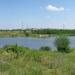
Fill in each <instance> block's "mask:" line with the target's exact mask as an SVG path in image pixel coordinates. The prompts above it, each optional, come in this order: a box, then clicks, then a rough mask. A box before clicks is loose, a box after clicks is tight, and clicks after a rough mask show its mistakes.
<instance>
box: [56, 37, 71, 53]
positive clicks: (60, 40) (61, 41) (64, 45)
mask: <svg viewBox="0 0 75 75" xmlns="http://www.w3.org/2000/svg"><path fill="white" fill-rule="evenodd" d="M69 44H70V41H69V39H68V37H67V36H59V37H57V38H56V40H55V46H56V48H57V50H58V51H59V52H66V53H67V52H69V51H70V47H69Z"/></svg>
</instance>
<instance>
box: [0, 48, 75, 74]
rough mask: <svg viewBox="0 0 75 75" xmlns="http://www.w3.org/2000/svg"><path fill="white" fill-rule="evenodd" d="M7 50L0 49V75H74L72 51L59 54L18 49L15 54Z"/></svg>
mask: <svg viewBox="0 0 75 75" xmlns="http://www.w3.org/2000/svg"><path fill="white" fill-rule="evenodd" d="M7 49H8V48H6V47H5V48H1V49H0V75H75V51H74V50H73V51H72V52H70V53H61V52H57V51H55V52H52V51H42V50H41V51H40V50H38V51H37V50H31V49H28V48H23V47H18V48H17V49H20V50H19V51H20V53H18V54H17V53H16V52H13V51H11V49H12V48H9V50H8V51H7ZM21 50H22V51H23V52H21Z"/></svg>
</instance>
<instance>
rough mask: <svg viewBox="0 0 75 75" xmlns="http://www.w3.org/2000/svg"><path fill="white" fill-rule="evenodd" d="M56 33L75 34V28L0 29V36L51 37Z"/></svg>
mask: <svg viewBox="0 0 75 75" xmlns="http://www.w3.org/2000/svg"><path fill="white" fill-rule="evenodd" d="M56 35H67V36H74V35H75V30H69V29H34V28H32V29H11V30H9V29H7V30H2V29H0V37H50V36H56Z"/></svg>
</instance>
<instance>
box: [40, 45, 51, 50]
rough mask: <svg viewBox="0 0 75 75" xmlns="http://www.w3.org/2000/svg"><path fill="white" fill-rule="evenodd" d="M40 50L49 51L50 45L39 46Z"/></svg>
mask: <svg viewBox="0 0 75 75" xmlns="http://www.w3.org/2000/svg"><path fill="white" fill-rule="evenodd" d="M40 50H41V51H50V50H51V49H50V47H47V46H45V47H41V48H40Z"/></svg>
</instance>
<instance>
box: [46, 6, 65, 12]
mask: <svg viewBox="0 0 75 75" xmlns="http://www.w3.org/2000/svg"><path fill="white" fill-rule="evenodd" d="M45 8H46V10H48V11H64V8H63V7H56V6H53V5H48V6H46V7H45Z"/></svg>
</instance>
